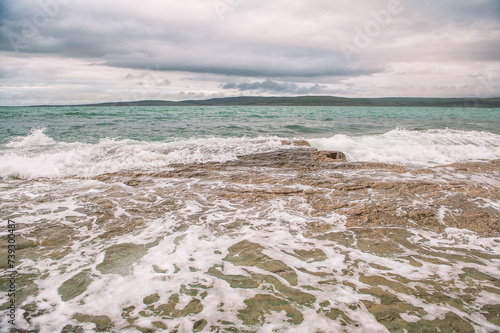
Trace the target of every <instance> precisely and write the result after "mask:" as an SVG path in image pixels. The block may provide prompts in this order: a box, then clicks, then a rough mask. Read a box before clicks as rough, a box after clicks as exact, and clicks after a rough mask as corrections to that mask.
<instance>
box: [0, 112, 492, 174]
mask: <svg viewBox="0 0 500 333" xmlns="http://www.w3.org/2000/svg"><path fill="white" fill-rule="evenodd" d="M0 119H1V120H2V121H1V123H0V154H1V155H0V156H1V159H0V177H12V176H16V177H17V176H19V177H21V178H37V177H49V178H54V177H55V178H57V177H64V176H68V175H77V174H78V175H84V176H95V175H97V174H100V173H104V172H116V171H120V170H128V169H137V168H158V167H161V166H162V165H168V164H171V163H184V162H185V163H190V162H208V161H223V160H230V159H234V158H236V156H237V155H243V154H250V153H255V152H257V151H265V150H269V149H274V148H276V147H277V146H279V145H280V139H306V140H307V141H308V142H309V143H310V144H312V145H313V146H314V147H316V148H319V149H321V150H339V151H342V152H344V153H345V154H346V155H347V157H348V160H349V161H377V162H387V163H396V164H401V165H405V166H409V167H417V168H419V167H427V166H431V165H440V164H448V163H453V162H461V161H479V160H490V159H496V158H500V109H467V108H456V109H447V108H370V107H102V108H93V107H56V108H21V107H15V108H0Z"/></svg>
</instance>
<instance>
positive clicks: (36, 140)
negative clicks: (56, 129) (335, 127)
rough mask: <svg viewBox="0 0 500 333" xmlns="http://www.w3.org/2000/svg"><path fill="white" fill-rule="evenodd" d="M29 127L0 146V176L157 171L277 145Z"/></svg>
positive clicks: (268, 141) (272, 142)
mask: <svg viewBox="0 0 500 333" xmlns="http://www.w3.org/2000/svg"><path fill="white" fill-rule="evenodd" d="M43 131H44V130H43V129H35V130H32V131H31V133H30V134H29V135H28V136H27V137H24V138H22V137H18V138H15V139H13V140H11V141H10V142H9V143H7V144H6V145H5V148H4V149H2V150H0V177H2V178H4V177H17V178H22V179H35V178H42V177H43V178H63V177H68V176H81V177H92V176H96V175H100V174H104V173H113V172H119V171H123V170H136V169H143V170H144V169H145V170H151V169H158V168H162V167H166V166H168V165H171V164H174V163H206V162H225V161H230V160H235V159H236V158H237V156H242V155H247V154H252V153H258V152H266V151H271V150H274V149H276V148H277V147H280V146H281V141H280V140H279V139H278V138H276V137H274V138H256V139H245V138H232V139H231V138H229V139H221V138H209V139H192V140H184V141H175V142H144V141H134V140H128V139H125V140H120V139H117V138H103V139H101V140H100V141H99V142H98V143H96V144H88V143H79V142H73V143H65V142H56V141H55V140H53V139H52V138H50V137H48V136H47V135H46V134H44V133H43Z"/></svg>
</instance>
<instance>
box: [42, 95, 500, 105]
mask: <svg viewBox="0 0 500 333" xmlns="http://www.w3.org/2000/svg"><path fill="white" fill-rule="evenodd" d="M194 105H203V106H210V105H213V106H230V105H232V106H238V105H250V106H259V105H260V106H266V105H269V106H273V105H274V106H404V107H479V108H500V97H495V98H410V97H390V98H345V97H335V96H299V97H252V96H241V97H226V98H212V99H205V100H186V101H181V102H172V101H134V102H108V103H98V104H85V105H35V106H45V107H50V106H93V107H100V106H194Z"/></svg>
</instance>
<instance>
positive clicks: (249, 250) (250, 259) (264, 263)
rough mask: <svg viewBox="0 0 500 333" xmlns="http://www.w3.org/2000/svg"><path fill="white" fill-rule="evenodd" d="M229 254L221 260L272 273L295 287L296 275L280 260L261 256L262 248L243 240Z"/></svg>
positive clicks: (231, 248)
mask: <svg viewBox="0 0 500 333" xmlns="http://www.w3.org/2000/svg"><path fill="white" fill-rule="evenodd" d="M228 250H229V254H228V255H227V256H226V257H225V258H224V259H223V260H225V261H229V262H231V263H233V264H234V265H237V266H255V267H259V268H262V269H264V270H266V271H269V272H272V273H274V274H277V275H279V276H281V277H282V278H283V279H285V280H287V281H288V283H290V284H291V285H292V286H296V285H297V273H295V271H294V270H293V269H292V268H290V267H288V266H287V265H286V264H285V263H284V262H282V261H280V260H274V259H272V258H270V257H268V256H267V255H265V254H263V253H262V251H263V250H264V247H262V246H261V245H259V244H256V243H252V242H249V241H247V240H243V241H241V242H239V243H237V244H235V245H233V246H231V247H230V248H229V249H228Z"/></svg>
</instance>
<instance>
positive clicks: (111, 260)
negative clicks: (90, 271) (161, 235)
mask: <svg viewBox="0 0 500 333" xmlns="http://www.w3.org/2000/svg"><path fill="white" fill-rule="evenodd" d="M105 251H106V256H105V257H104V260H103V262H102V263H100V264H99V265H97V267H96V268H97V269H98V270H99V271H101V273H103V274H120V275H128V274H130V273H131V271H132V264H134V263H135V262H137V261H138V260H139V259H140V258H142V257H143V256H144V255H145V254H146V252H147V248H146V247H145V246H144V245H137V244H129V243H126V244H117V245H112V246H110V247H108V248H107V249H106V250H105Z"/></svg>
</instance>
